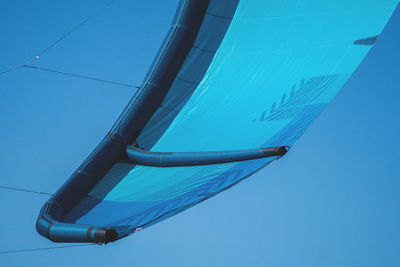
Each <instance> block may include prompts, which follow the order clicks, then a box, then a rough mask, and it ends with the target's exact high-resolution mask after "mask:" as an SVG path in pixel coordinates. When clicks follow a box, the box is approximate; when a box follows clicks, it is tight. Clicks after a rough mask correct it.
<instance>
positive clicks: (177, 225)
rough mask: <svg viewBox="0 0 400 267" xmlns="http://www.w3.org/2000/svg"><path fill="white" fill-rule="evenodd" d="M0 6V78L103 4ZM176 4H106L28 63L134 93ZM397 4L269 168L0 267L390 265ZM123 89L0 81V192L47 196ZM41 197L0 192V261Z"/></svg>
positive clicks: (5, 260)
mask: <svg viewBox="0 0 400 267" xmlns="http://www.w3.org/2000/svg"><path fill="white" fill-rule="evenodd" d="M106 2H107V1H105V0H102V1H100V0H96V1H94V0H91V1H75V0H74V1H72V0H71V1H59V0H57V1H50V0H42V1H26V0H12V1H11V0H8V1H7V0H6V1H1V2H0V25H1V27H0V36H1V42H0V53H1V57H0V72H1V71H2V70H5V69H7V68H9V67H12V66H14V65H20V64H23V63H24V62H26V61H27V60H29V59H30V58H31V57H32V56H34V55H35V54H37V53H38V52H39V51H41V50H42V49H44V48H45V47H46V46H47V45H49V44H50V43H51V42H53V41H54V40H56V39H57V38H58V37H60V36H61V35H62V34H64V33H65V32H66V31H68V30H69V29H71V28H72V27H73V26H75V25H76V24H77V23H79V22H80V21H81V20H82V19H84V18H85V17H86V16H88V15H89V14H91V13H92V12H93V11H95V10H96V9H97V8H98V7H100V6H101V5H103V4H104V3H106ZM177 3H178V1H177V0H173V1H171V0H170V1H165V0H148V1H128V0H119V1H116V2H115V3H114V4H113V5H112V6H110V7H109V8H108V9H107V10H105V11H104V12H102V13H101V14H100V15H98V16H97V17H95V18H94V19H93V20H91V21H90V22H88V23H87V24H85V25H84V26H83V27H82V28H80V29H79V30H77V31H76V32H74V33H73V34H72V35H70V36H69V37H68V38H67V39H65V40H64V41H63V42H61V43H60V44H58V45H57V46H56V47H54V48H53V49H52V50H50V51H49V52H48V53H46V54H44V55H43V56H42V57H41V58H39V59H38V60H36V61H35V62H33V63H32V64H34V65H36V66H41V67H44V68H52V69H56V70H60V71H66V72H72V73H79V74H85V75H89V76H94V77H100V78H103V79H108V80H115V81H119V82H124V83H131V84H139V83H140V82H141V81H142V79H143V77H144V75H145V73H146V71H147V69H148V67H149V65H150V63H151V61H152V60H153V58H154V56H155V53H156V51H157V49H158V47H159V46H160V44H161V42H162V40H163V38H164V35H165V33H166V31H167V30H168V28H169V25H170V22H171V20H172V17H173V14H174V12H175V8H176V6H177ZM399 33H400V8H397V9H396V11H395V13H394V16H393V17H392V19H391V20H390V22H389V23H388V25H387V28H386V29H385V31H384V32H383V34H382V35H381V38H380V39H379V40H378V42H377V43H376V45H375V46H374V47H373V48H372V50H371V52H370V54H369V55H368V56H367V58H366V59H365V60H364V62H363V63H362V64H361V66H360V68H359V69H358V70H357V71H356V72H355V73H354V75H353V76H352V78H351V79H350V80H349V82H348V83H347V84H346V86H345V87H344V88H343V90H342V91H341V92H340V93H339V95H338V96H337V97H336V98H335V99H334V100H333V102H332V103H331V104H330V105H329V107H328V108H327V109H326V110H325V111H324V112H323V114H322V115H321V116H320V117H319V118H318V119H317V121H316V122H315V123H314V124H313V125H312V126H311V127H310V128H309V129H308V131H307V132H306V134H305V135H304V136H303V137H302V138H301V139H300V140H299V141H298V142H297V143H296V145H295V146H294V147H293V148H292V149H291V151H290V153H288V154H287V155H286V156H285V157H284V158H283V159H281V160H279V161H278V162H275V163H273V164H271V165H270V166H269V167H268V168H266V169H264V170H263V171H261V172H259V173H258V174H256V175H254V176H253V177H251V178H250V179H247V180H246V181H244V182H242V183H240V184H238V185H237V186H235V187H233V188H232V189H230V190H228V191H225V192H223V193H221V194H220V195H218V196H216V197H214V198H212V199H210V200H208V201H206V202H203V203H202V204H199V205H197V206H196V207H194V208H191V209H189V210H187V211H185V212H184V213H181V214H179V215H177V216H175V217H172V218H170V219H168V220H166V221H163V222H161V223H159V224H157V225H154V226H152V227H150V228H148V229H146V230H144V231H142V232H139V233H137V234H134V235H132V236H131V237H129V238H126V239H122V240H120V241H119V242H116V243H114V244H109V245H106V246H97V245H94V246H89V247H81V248H65V249H58V250H48V251H39V252H27V253H21V254H9V255H0V265H1V266H285V267H286V266H305V267H310V266H363V267H366V266H385V267H387V266H400V257H399V254H398V253H399V251H400V243H399V240H400V228H399V225H400V193H399V192H400V152H399V151H400V145H399V143H398V137H399V134H400V116H399V115H400V105H399V99H400V87H399V84H400V72H399V70H400V51H399V47H400V34H399ZM133 93H134V89H130V88H127V87H119V86H114V85H108V84H104V83H99V82H94V81H88V80H82V79H75V78H69V77H65V76H60V75H56V74H51V73H45V72H40V71H36V70H29V69H22V70H18V71H15V72H11V73H8V74H6V75H2V76H0V122H1V131H0V147H1V149H0V164H1V170H2V174H1V180H0V181H1V182H0V185H7V186H13V187H20V188H26V189H31V190H38V191H44V192H50V193H52V192H54V191H55V190H56V189H57V188H59V187H60V186H61V185H62V184H63V183H64V181H65V180H66V179H67V178H68V177H69V175H70V174H71V173H72V172H73V171H74V170H75V169H76V168H77V167H78V165H79V164H80V163H81V162H82V161H83V160H84V159H85V158H86V156H87V155H88V154H89V153H90V152H91V151H92V150H93V148H94V147H95V146H96V145H97V144H98V143H99V141H100V140H101V139H102V138H103V136H104V135H105V134H106V133H107V131H108V130H109V129H110V127H111V126H112V124H113V123H114V121H115V120H116V118H117V117H118V115H119V113H120V112H121V111H122V109H123V107H124V106H125V105H126V103H127V102H128V100H129V99H130V98H131V96H132V95H133ZM47 198H48V196H42V195H35V194H28V193H22V192H16V191H7V190H3V189H0V212H1V220H0V229H1V237H2V240H1V241H2V242H0V251H5V250H13V249H29V248H39V247H51V246H58V244H53V243H51V242H50V241H48V240H46V239H44V238H42V237H41V236H39V235H38V234H37V233H36V230H35V220H36V217H37V214H38V212H39V209H40V207H41V206H42V205H43V203H44V202H45V201H46V200H47Z"/></svg>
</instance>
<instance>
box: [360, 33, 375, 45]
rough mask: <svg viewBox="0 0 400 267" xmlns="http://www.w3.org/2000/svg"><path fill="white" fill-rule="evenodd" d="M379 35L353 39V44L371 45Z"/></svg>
mask: <svg viewBox="0 0 400 267" xmlns="http://www.w3.org/2000/svg"><path fill="white" fill-rule="evenodd" d="M378 37H379V35H377V36H374V37H368V38H364V39H360V40H355V41H354V44H355V45H373V44H375V42H376V40H377V39H378Z"/></svg>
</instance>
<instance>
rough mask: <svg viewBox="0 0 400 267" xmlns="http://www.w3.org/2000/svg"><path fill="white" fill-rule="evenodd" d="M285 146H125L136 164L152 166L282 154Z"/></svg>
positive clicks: (202, 162)
mask: <svg viewBox="0 0 400 267" xmlns="http://www.w3.org/2000/svg"><path fill="white" fill-rule="evenodd" d="M286 152H287V149H286V147H285V146H281V147H272V148H259V149H247V150H234V151H212V152H176V153H174V152H150V151H144V150H142V149H139V148H137V147H134V146H128V147H127V148H126V154H127V156H128V158H129V159H130V160H131V161H132V162H134V163H135V164H137V165H144V166H153V167H181V166H198V165H211V164H219V163H228V162H237V161H244V160H251V159H259V158H267V157H276V156H283V155H285V154H286Z"/></svg>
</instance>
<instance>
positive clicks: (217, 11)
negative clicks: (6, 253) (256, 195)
mask: <svg viewBox="0 0 400 267" xmlns="http://www.w3.org/2000/svg"><path fill="white" fill-rule="evenodd" d="M397 3H398V0H329V1H328V0H326V1H320V0H302V1H298V0H287V1H278V0H240V1H239V0H210V1H207V0H191V1H189V0H186V1H185V0H183V1H181V3H180V4H179V6H178V10H177V12H176V15H175V18H174V21H173V23H172V26H171V29H170V31H169V33H168V35H167V37H166V39H165V41H164V43H163V45H162V47H161V49H160V52H159V54H158V55H157V57H156V59H155V61H154V63H153V65H152V66H151V68H150V70H149V72H148V74H147V76H146V78H145V79H144V82H143V84H142V85H141V87H140V89H139V90H138V92H137V93H136V95H135V96H134V97H133V98H132V100H131V101H130V103H129V104H128V105H127V107H126V108H125V110H124V111H123V113H122V114H121V116H120V117H119V119H118V120H117V122H116V123H115V125H114V126H113V128H112V129H111V131H110V132H109V133H108V134H107V136H106V137H105V138H104V140H103V141H102V142H101V143H100V144H99V145H98V147H97V148H96V149H95V151H94V152H93V153H92V154H91V155H90V156H89V157H88V158H87V159H86V161H85V162H84V163H83V164H82V165H81V166H80V167H79V168H78V170H77V171H75V172H74V173H73V175H72V176H71V178H70V179H69V180H68V181H67V182H66V183H65V184H64V185H63V186H62V187H61V188H60V189H59V190H58V191H57V192H56V193H55V194H54V195H53V196H52V197H51V198H50V200H49V201H48V202H47V203H46V204H45V205H44V206H43V208H42V210H41V212H40V215H39V218H38V221H37V224H36V227H37V230H38V232H39V233H40V234H41V235H43V236H45V237H47V238H48V239H50V240H52V241H54V242H95V243H107V242H111V241H115V240H117V239H120V238H122V237H124V236H127V235H129V234H132V233H134V232H135V231H137V230H138V229H141V228H144V227H148V226H150V225H152V224H154V223H156V222H159V221H161V220H163V219H165V218H168V217H170V216H173V215H175V214H177V213H179V212H181V211H183V210H185V209H187V208H189V207H191V206H193V205H195V204H197V203H199V202H201V201H203V200H205V199H207V198H209V197H212V196H213V195H215V194H217V193H219V192H221V191H223V190H225V189H227V188H229V187H231V186H233V185H234V184H236V183H238V182H239V181H241V180H243V179H244V178H247V177H249V176H250V175H252V174H253V173H254V172H256V171H258V170H260V169H261V168H263V167H265V166H266V165H268V164H269V163H271V162H272V161H273V160H276V159H278V158H279V157H281V156H282V155H284V153H285V152H286V148H289V147H291V146H292V145H293V143H294V142H295V141H296V140H297V139H298V138H299V137H300V136H301V135H302V134H303V132H304V131H305V130H306V128H307V127H308V126H309V125H310V123H311V122H312V121H313V120H314V119H315V118H316V117H317V116H318V115H319V114H320V113H321V111H322V110H323V109H324V108H325V107H326V105H327V104H328V103H329V102H330V101H331V99H332V98H333V97H334V96H335V95H336V94H337V92H338V91H339V90H340V89H341V88H342V87H343V85H344V84H345V82H346V81H347V79H348V78H349V77H350V75H351V74H352V73H353V72H354V70H355V69H356V68H357V66H358V65H359V64H360V62H361V61H362V60H363V58H364V57H365V55H366V54H367V52H368V51H369V49H370V48H371V46H372V45H373V44H374V43H375V41H376V40H377V37H378V35H379V34H380V33H381V32H382V30H383V28H384V26H385V24H386V22H387V21H388V19H389V18H390V16H391V14H392V12H393V10H394V8H395V7H396V5H397Z"/></svg>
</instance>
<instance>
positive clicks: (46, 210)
mask: <svg viewBox="0 0 400 267" xmlns="http://www.w3.org/2000/svg"><path fill="white" fill-rule="evenodd" d="M209 2H210V1H209V0H181V1H180V4H179V6H178V9H177V12H176V15H175V19H174V21H173V23H172V26H171V28H170V30H169V33H168V35H167V38H166V40H165V41H164V43H163V46H162V50H161V51H162V52H161V53H160V54H159V56H158V58H157V60H156V64H154V65H153V67H152V69H151V71H150V74H149V75H148V78H147V80H146V82H145V83H144V84H143V85H142V86H141V88H140V89H139V90H138V93H137V94H136V95H135V96H134V97H133V98H132V99H131V101H130V102H129V104H128V105H127V107H126V108H125V110H124V112H123V113H122V114H121V116H120V118H119V119H118V120H117V122H116V124H115V125H114V127H113V128H112V130H111V131H110V133H109V134H107V136H106V137H105V138H104V139H103V141H102V142H101V143H100V144H99V145H98V146H97V147H96V149H95V150H94V151H93V152H92V153H91V155H90V156H89V157H88V158H87V159H86V160H85V161H84V162H83V163H82V165H81V166H80V167H79V168H78V170H76V171H75V172H74V173H73V174H72V176H71V177H70V178H69V180H68V181H67V182H66V183H65V184H64V185H63V186H62V187H61V188H60V189H59V190H58V191H57V192H56V193H55V194H54V195H53V196H52V197H51V198H50V199H49V200H48V202H46V203H45V205H44V206H43V207H42V209H41V210H40V213H39V217H38V219H37V222H36V230H37V231H38V233H39V234H41V235H42V236H44V237H46V238H48V239H49V240H51V241H53V242H87V243H99V244H102V243H108V242H112V241H115V240H118V239H120V238H122V237H120V236H118V235H117V231H115V230H114V229H111V228H106V227H97V226H93V225H79V224H72V223H63V222H61V220H62V218H63V217H64V216H65V214H67V213H68V212H69V211H70V210H71V209H72V208H73V207H74V206H75V205H76V204H77V203H78V202H79V201H80V200H81V199H82V198H83V197H84V196H86V195H87V194H88V193H89V192H90V190H91V189H92V188H93V187H94V186H95V185H96V184H97V183H98V182H99V181H100V180H101V179H102V177H103V176H104V175H105V174H106V173H107V172H108V171H109V170H110V169H111V167H112V166H113V165H114V164H115V162H117V161H118V160H120V159H121V158H123V157H124V154H125V148H126V146H127V145H128V144H130V143H132V142H133V141H134V140H135V139H136V137H137V136H138V135H139V133H140V131H141V130H142V129H143V127H144V126H145V125H146V123H147V121H148V120H149V119H150V118H151V117H152V116H153V114H154V112H155V111H156V109H157V107H158V106H159V105H160V104H161V102H162V100H163V99H164V97H165V95H166V94H167V93H168V90H169V88H170V86H171V84H172V82H173V80H174V78H175V77H176V75H177V74H178V72H179V70H180V68H181V67H182V65H183V63H184V61H185V59H186V57H187V55H188V53H189V51H190V49H191V47H192V46H193V43H194V41H195V39H196V36H197V34H198V31H199V29H200V26H201V23H202V21H203V18H204V16H205V14H206V11H207V8H208V5H209Z"/></svg>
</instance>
